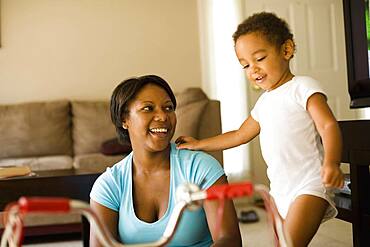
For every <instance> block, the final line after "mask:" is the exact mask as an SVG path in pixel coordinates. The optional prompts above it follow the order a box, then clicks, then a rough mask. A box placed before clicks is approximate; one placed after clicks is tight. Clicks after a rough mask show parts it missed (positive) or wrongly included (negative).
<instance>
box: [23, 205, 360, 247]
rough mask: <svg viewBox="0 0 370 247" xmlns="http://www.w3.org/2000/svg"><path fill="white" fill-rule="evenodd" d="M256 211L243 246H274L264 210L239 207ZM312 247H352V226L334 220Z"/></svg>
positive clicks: (73, 244)
mask: <svg viewBox="0 0 370 247" xmlns="http://www.w3.org/2000/svg"><path fill="white" fill-rule="evenodd" d="M250 209H254V210H256V212H257V214H258V216H259V221H258V222H256V223H240V230H241V232H242V238H243V246H252V247H268V246H274V244H273V239H272V237H271V235H270V231H269V227H268V225H267V217H266V214H265V212H264V210H263V209H261V208H256V207H248V206H238V204H237V210H238V213H239V212H240V210H250ZM24 246H29V247H62V246H69V247H82V242H81V241H69V242H59V243H44V244H31V245H24ZM309 246H310V247H322V246H325V247H334V246H335V247H350V246H353V245H352V229H351V224H350V223H347V222H344V221H342V220H338V219H332V220H329V221H327V222H325V223H323V224H322V225H321V226H320V229H319V231H318V232H317V234H316V235H315V237H314V239H313V240H312V242H311V244H310V245H309Z"/></svg>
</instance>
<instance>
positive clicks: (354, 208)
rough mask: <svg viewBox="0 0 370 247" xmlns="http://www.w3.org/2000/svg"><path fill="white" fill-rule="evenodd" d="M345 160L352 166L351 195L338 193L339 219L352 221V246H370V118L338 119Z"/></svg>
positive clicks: (343, 159) (343, 158)
mask: <svg viewBox="0 0 370 247" xmlns="http://www.w3.org/2000/svg"><path fill="white" fill-rule="evenodd" d="M339 126H340V128H341V131H342V137H343V153H342V162H343V163H348V164H349V166H350V177H351V196H350V197H349V198H348V197H346V196H343V195H337V196H336V204H337V208H338V211H339V214H338V216H337V218H339V219H342V220H345V221H347V222H351V223H352V234H353V246H355V247H358V246H370V173H369V166H370V120H354V121H339Z"/></svg>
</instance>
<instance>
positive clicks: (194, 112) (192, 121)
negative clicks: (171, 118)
mask: <svg viewBox="0 0 370 247" xmlns="http://www.w3.org/2000/svg"><path fill="white" fill-rule="evenodd" d="M175 96H176V101H177V108H176V116H177V126H176V131H175V134H174V136H173V140H176V138H177V137H179V136H182V135H183V136H192V137H195V138H198V137H199V133H198V132H199V125H200V119H201V116H202V114H203V112H204V109H205V107H206V106H207V104H208V103H209V99H208V97H207V95H206V94H205V93H204V92H203V91H202V90H201V89H200V88H188V89H186V90H185V91H183V92H181V93H175Z"/></svg>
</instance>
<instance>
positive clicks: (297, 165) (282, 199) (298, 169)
mask: <svg viewBox="0 0 370 247" xmlns="http://www.w3.org/2000/svg"><path fill="white" fill-rule="evenodd" d="M314 93H322V94H324V95H325V93H324V92H323V90H322V89H321V88H320V86H319V83H318V82H317V81H316V80H314V79H312V78H311V77H306V76H295V77H294V78H293V79H292V80H290V81H288V82H286V83H285V84H283V85H281V86H280V87H278V88H276V89H274V90H271V91H266V92H264V93H263V94H262V95H261V96H260V98H259V99H258V101H257V103H256V105H255V106H254V108H253V110H252V112H251V115H252V117H253V118H254V119H255V120H256V121H257V122H258V123H259V125H260V128H261V131H260V142H261V150H262V155H263V158H264V160H265V161H266V163H267V176H268V178H269V180H270V189H271V191H270V193H271V195H272V196H273V197H274V199H275V202H276V205H277V207H278V210H279V213H280V214H281V216H282V217H283V218H285V217H286V215H287V213H288V209H289V205H290V204H291V203H292V202H293V201H294V199H295V198H297V196H299V195H302V194H309V195H314V196H318V197H321V198H324V199H325V200H327V201H328V203H329V204H330V206H329V207H328V209H327V211H326V214H325V217H324V220H326V219H329V218H333V217H335V216H336V214H337V210H336V208H335V204H334V202H333V200H332V198H331V195H332V193H331V192H330V191H328V190H327V189H326V188H325V186H324V185H323V183H322V181H321V176H320V167H321V165H322V161H323V146H322V143H321V141H320V136H319V133H318V132H317V130H316V127H315V124H314V122H313V120H312V118H311V116H310V115H309V113H308V111H307V109H306V106H307V100H308V98H309V97H310V96H311V95H313V94H314Z"/></svg>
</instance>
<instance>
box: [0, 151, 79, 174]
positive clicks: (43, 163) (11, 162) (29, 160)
mask: <svg viewBox="0 0 370 247" xmlns="http://www.w3.org/2000/svg"><path fill="white" fill-rule="evenodd" d="M2 166H29V167H30V168H31V171H47V170H63V169H71V168H72V167H73V160H72V157H71V156H68V155H59V156H43V157H26V158H8V159H0V167H2Z"/></svg>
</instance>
